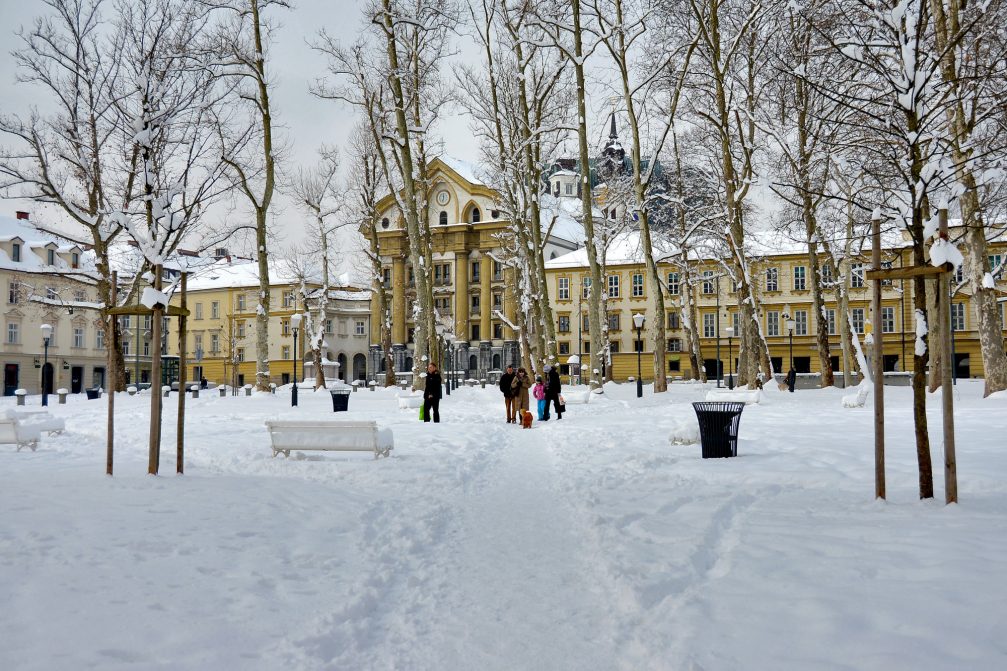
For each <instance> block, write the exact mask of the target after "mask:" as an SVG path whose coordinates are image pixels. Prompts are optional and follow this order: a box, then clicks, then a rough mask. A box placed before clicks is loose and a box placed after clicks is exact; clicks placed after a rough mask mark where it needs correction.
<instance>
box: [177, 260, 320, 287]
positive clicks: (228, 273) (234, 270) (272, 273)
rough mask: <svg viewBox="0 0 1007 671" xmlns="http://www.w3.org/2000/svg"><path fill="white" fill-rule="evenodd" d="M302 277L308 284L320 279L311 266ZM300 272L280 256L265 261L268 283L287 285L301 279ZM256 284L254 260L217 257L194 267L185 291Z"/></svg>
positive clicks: (254, 285)
mask: <svg viewBox="0 0 1007 671" xmlns="http://www.w3.org/2000/svg"><path fill="white" fill-rule="evenodd" d="M307 273H308V277H307V278H305V279H306V280H307V281H308V282H310V283H312V284H317V283H318V282H319V281H320V276H319V273H317V272H316V271H315V270H313V269H311V270H308V271H307ZM301 276H302V273H301V272H299V271H298V269H297V268H296V267H295V266H294V265H293V264H291V263H290V262H289V261H286V260H284V259H275V258H274V259H271V260H270V261H269V283H270V284H271V285H290V284H299V283H300V282H301ZM258 286H259V263H258V261H249V260H245V259H241V260H228V259H218V260H216V261H214V262H213V263H212V264H210V265H209V266H207V267H205V268H203V269H201V270H198V271H197V272H196V273H195V274H194V275H193V276H192V277H191V278H190V279H189V280H188V282H187V287H186V288H187V290H188V291H207V290H211V289H240V288H244V287H258Z"/></svg>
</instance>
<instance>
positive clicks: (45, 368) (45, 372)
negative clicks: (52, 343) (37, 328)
mask: <svg viewBox="0 0 1007 671" xmlns="http://www.w3.org/2000/svg"><path fill="white" fill-rule="evenodd" d="M51 337H52V326H50V325H49V324H42V343H43V350H44V354H43V356H42V405H49V385H50V384H52V375H50V374H49V339H50V338H51ZM47 376H48V378H49V379H48V380H46V377H47ZM46 382H48V383H49V384H46Z"/></svg>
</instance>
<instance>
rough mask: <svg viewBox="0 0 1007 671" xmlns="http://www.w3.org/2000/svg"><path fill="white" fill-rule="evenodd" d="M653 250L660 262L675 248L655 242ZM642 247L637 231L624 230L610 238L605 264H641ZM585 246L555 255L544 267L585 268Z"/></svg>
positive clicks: (672, 253)
mask: <svg viewBox="0 0 1007 671" xmlns="http://www.w3.org/2000/svg"><path fill="white" fill-rule="evenodd" d="M655 251H656V256H657V259H658V262H662V261H664V260H666V259H668V258H670V257H671V256H673V255H674V254H675V253H676V252H677V249H676V248H675V247H673V246H672V245H670V244H664V245H662V244H660V243H657V244H655ZM643 262H644V259H643V247H642V244H641V241H640V232H639V231H626V232H624V233H620V234H618V235H616V236H614V237H613V238H612V240H611V241H610V242H609V244H608V247H607V248H606V250H605V264H606V265H609V266H622V265H634V264H642V263H643ZM587 265H588V262H587V248H586V247H581V248H580V249H577V250H574V251H572V252H570V253H569V254H564V255H562V256H557V257H556V258H555V259H550V260H548V261H546V262H545V267H546V268H551V269H555V268H585V267H587Z"/></svg>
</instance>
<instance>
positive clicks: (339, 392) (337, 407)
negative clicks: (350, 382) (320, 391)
mask: <svg viewBox="0 0 1007 671" xmlns="http://www.w3.org/2000/svg"><path fill="white" fill-rule="evenodd" d="M329 394H331V395H332V412H346V411H347V410H349V408H350V390H349V389H330V390H329Z"/></svg>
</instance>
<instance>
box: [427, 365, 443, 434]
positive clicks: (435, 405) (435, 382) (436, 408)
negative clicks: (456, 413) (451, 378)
mask: <svg viewBox="0 0 1007 671" xmlns="http://www.w3.org/2000/svg"><path fill="white" fill-rule="evenodd" d="M443 388H444V383H443V382H442V381H441V374H440V373H438V372H437V366H436V365H435V364H433V363H431V364H430V365H429V366H427V380H426V386H425V387H424V388H423V421H424V422H429V421H430V415H431V413H433V418H434V423H435V424H439V423H440V421H441V390H442V389H443Z"/></svg>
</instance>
